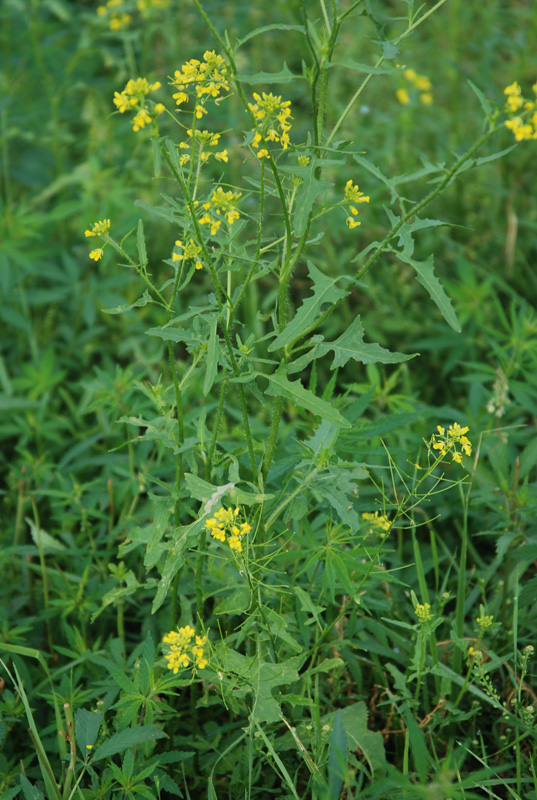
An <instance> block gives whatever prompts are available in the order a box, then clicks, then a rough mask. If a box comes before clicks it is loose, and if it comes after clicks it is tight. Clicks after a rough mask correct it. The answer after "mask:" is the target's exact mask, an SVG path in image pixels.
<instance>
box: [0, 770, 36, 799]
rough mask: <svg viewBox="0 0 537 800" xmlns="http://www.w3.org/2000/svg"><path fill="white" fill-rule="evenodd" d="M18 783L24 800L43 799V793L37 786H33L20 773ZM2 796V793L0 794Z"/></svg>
mask: <svg viewBox="0 0 537 800" xmlns="http://www.w3.org/2000/svg"><path fill="white" fill-rule="evenodd" d="M19 779H20V783H21V787H22V793H23V794H24V799H25V800H45V798H44V796H43V793H42V792H40V791H39V789H38V788H37V786H33V785H32V784H31V783H30V781H29V780H28V778H27V777H26V775H20V778H19ZM2 798H4V795H3V794H2Z"/></svg>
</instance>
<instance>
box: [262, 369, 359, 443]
mask: <svg viewBox="0 0 537 800" xmlns="http://www.w3.org/2000/svg"><path fill="white" fill-rule="evenodd" d="M265 377H266V378H268V381H269V385H268V387H267V389H266V391H265V394H268V395H269V396H271V397H285V398H287V400H291V402H292V403H294V404H295V405H296V406H299V407H300V408H305V409H306V410H307V411H310V412H311V413H312V414H315V416H318V417H321V418H322V419H326V420H328V422H335V423H337V424H338V425H341V427H342V428H350V427H351V424H350V422H347V420H346V419H345V417H342V416H341V414H340V413H339V411H337V410H336V409H335V408H334V407H333V406H332V405H331V404H330V403H327V402H325V401H324V400H321V399H320V398H318V397H317V396H316V395H314V394H313V392H310V391H309V390H308V389H304V387H303V386H302V384H301V383H300V381H298V380H297V381H290V380H289V379H288V377H287V375H286V372H285V367H284V366H283V365H281V366H280V367H279V368H278V370H277V371H276V372H275V373H273V374H272V375H266V376H265Z"/></svg>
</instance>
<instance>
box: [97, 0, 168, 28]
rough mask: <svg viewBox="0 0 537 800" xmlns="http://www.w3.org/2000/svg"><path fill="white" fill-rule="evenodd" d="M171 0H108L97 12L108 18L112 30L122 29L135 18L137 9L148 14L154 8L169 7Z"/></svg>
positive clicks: (143, 13) (143, 14) (100, 15)
mask: <svg viewBox="0 0 537 800" xmlns="http://www.w3.org/2000/svg"><path fill="white" fill-rule="evenodd" d="M169 5H170V0H137V2H136V3H133V2H132V1H131V2H127V1H126V0H108V2H107V3H106V4H105V5H104V6H99V7H98V8H97V14H98V16H99V17H101V18H103V19H108V20H109V22H108V24H109V26H110V30H111V31H120V30H121V29H122V28H126V27H127V26H128V25H130V23H131V22H132V20H133V16H132V13H130V12H134V11H135V9H137V10H138V11H139V12H140V13H141V14H142V16H144V17H145V16H147V14H148V12H150V11H151V10H152V9H154V8H167V7H168V6H169Z"/></svg>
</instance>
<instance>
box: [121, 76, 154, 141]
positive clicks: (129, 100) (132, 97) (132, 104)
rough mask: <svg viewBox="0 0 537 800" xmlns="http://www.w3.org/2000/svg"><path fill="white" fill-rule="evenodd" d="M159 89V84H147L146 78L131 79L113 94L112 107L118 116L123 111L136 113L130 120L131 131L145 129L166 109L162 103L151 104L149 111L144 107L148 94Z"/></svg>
mask: <svg viewBox="0 0 537 800" xmlns="http://www.w3.org/2000/svg"><path fill="white" fill-rule="evenodd" d="M157 89H160V82H159V81H156V82H155V83H149V81H148V80H147V78H136V80H133V79H132V78H131V80H130V81H128V83H127V85H126V86H125V88H124V89H123V91H122V92H114V105H115V106H116V108H117V110H118V111H119V113H120V114H124V113H125V111H136V114H135V115H134V117H133V118H132V120H131V121H132V129H133V131H135V132H137V131H139V130H141V129H142V128H145V126H146V125H148V124H149V123H150V122H152V120H153V119H154V118H155V117H156V116H158V115H159V114H162V112H163V111H165V110H166V109H165V108H164V106H163V105H162V103H155V104H153V106H152V108H151V109H150V108H149V107H148V106H147V105H146V97H147V95H148V94H149V92H155V91H156V90H157Z"/></svg>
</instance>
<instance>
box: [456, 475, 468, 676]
mask: <svg viewBox="0 0 537 800" xmlns="http://www.w3.org/2000/svg"><path fill="white" fill-rule="evenodd" d="M459 491H460V495H461V501H462V504H463V524H462V531H461V538H462V541H461V554H460V558H459V580H458V584H457V606H456V609H455V632H456V634H457V638H458V640H459V642H460V641H461V640H462V639H463V637H464V611H465V603H466V557H467V552H468V495H466V497H465V496H464V492H463V489H462V485H461V484H459ZM461 668H462V650H461V648H460V646H459V645H458V644H455V647H454V648H453V663H452V669H453V671H454V672H455V673H456V674H457V675H459V673H460V671H461Z"/></svg>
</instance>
